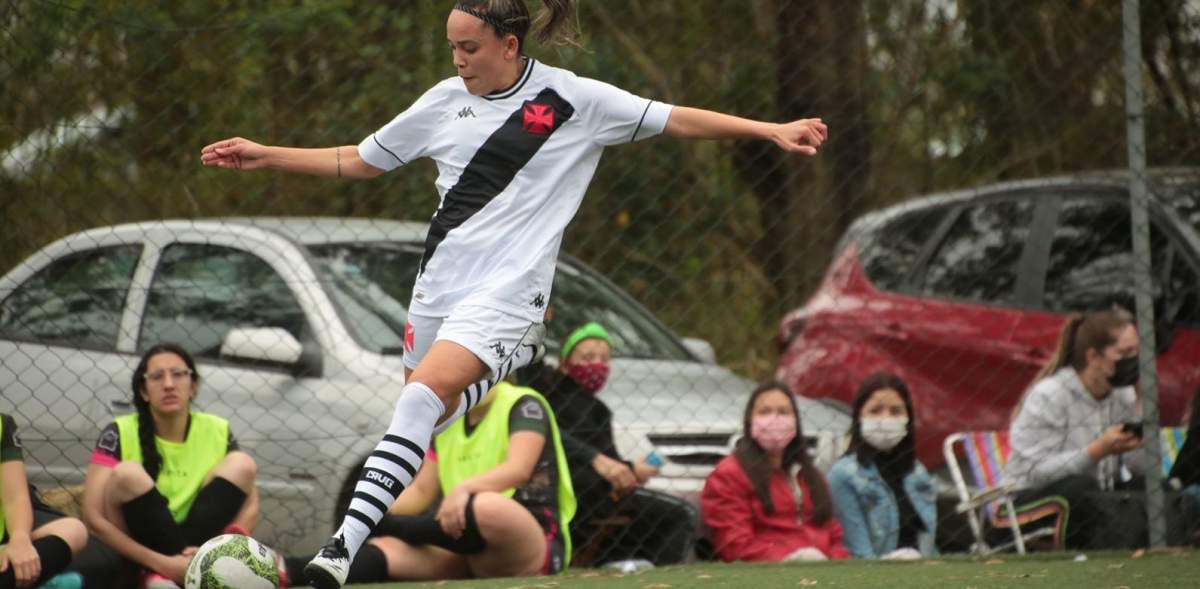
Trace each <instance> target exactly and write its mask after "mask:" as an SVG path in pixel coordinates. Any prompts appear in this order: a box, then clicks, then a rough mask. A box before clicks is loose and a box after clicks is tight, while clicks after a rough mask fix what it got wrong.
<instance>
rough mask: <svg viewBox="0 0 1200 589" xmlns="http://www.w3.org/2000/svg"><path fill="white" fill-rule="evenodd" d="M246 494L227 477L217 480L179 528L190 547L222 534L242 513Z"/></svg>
mask: <svg viewBox="0 0 1200 589" xmlns="http://www.w3.org/2000/svg"><path fill="white" fill-rule="evenodd" d="M245 502H246V492H245V491H243V490H242V489H241V488H240V487H238V486H237V485H235V484H233V483H232V482H230V481H229V479H227V478H224V477H213V479H212V480H211V481H209V482H208V484H207V485H205V486H204V488H202V489H200V493H199V494H198V495H196V500H195V501H194V502H193V503H192V509H191V511H189V512H188V516H187V519H185V520H184V521H183V524H181V525H180V526H179V527H180V529H181V530H182V531H183V537H184V539H185V540H187V543H188V545H189V546H199V545H201V544H203V543H205V542H206V541H208V539H209V538H212V537H214V536H216V535H218V534H220V533H221V530H223V529H225V526H227V525H229V524H230V523H231V522H232V521H233V518H235V517H237V514H238V512H239V511H241V510H242V504H243V503H245Z"/></svg>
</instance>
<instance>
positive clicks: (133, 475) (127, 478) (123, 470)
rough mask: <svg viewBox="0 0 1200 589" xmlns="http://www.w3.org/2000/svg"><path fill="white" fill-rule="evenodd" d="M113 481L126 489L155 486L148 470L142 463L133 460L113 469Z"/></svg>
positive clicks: (124, 461) (120, 463)
mask: <svg viewBox="0 0 1200 589" xmlns="http://www.w3.org/2000/svg"><path fill="white" fill-rule="evenodd" d="M112 481H113V482H114V483H116V484H117V485H119V486H120V487H121V488H124V489H135V488H138V487H143V486H145V485H146V484H147V483H149V484H150V486H154V481H153V480H152V479H151V478H150V474H149V473H147V472H146V468H145V467H144V466H142V464H141V463H140V462H134V461H132V460H123V461H121V462H118V463H117V465H116V466H114V467H113V476H112Z"/></svg>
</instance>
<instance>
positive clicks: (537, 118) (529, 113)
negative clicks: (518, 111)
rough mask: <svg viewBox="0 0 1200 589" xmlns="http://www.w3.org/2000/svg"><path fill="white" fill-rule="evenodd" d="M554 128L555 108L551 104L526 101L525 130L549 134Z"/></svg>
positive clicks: (530, 132) (538, 133)
mask: <svg viewBox="0 0 1200 589" xmlns="http://www.w3.org/2000/svg"><path fill="white" fill-rule="evenodd" d="M553 130H554V108H553V107H551V106H550V105H549V104H539V103H537V102H526V103H525V132H526V133H529V134H531V135H549V134H550V132H551V131H553Z"/></svg>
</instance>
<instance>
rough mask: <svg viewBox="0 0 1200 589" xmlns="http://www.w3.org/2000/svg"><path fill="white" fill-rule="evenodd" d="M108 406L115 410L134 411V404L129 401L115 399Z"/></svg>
mask: <svg viewBox="0 0 1200 589" xmlns="http://www.w3.org/2000/svg"><path fill="white" fill-rule="evenodd" d="M108 405H109V406H110V407H112V408H113V409H133V402H132V401H129V400H128V399H113V400H111V401H109V402H108Z"/></svg>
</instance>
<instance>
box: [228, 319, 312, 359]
mask: <svg viewBox="0 0 1200 589" xmlns="http://www.w3.org/2000/svg"><path fill="white" fill-rule="evenodd" d="M303 353H304V346H302V345H300V342H299V341H298V340H297V339H296V338H295V336H293V335H292V334H291V332H289V331H288V330H286V329H283V328H282V327H237V328H234V329H231V330H229V333H226V334H225V339H224V340H223V341H222V342H221V357H222V358H237V359H239V360H249V361H251V362H266V363H269V364H277V365H282V366H293V365H294V364H296V363H297V362H299V361H300V357H301V355H302V354H303Z"/></svg>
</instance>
